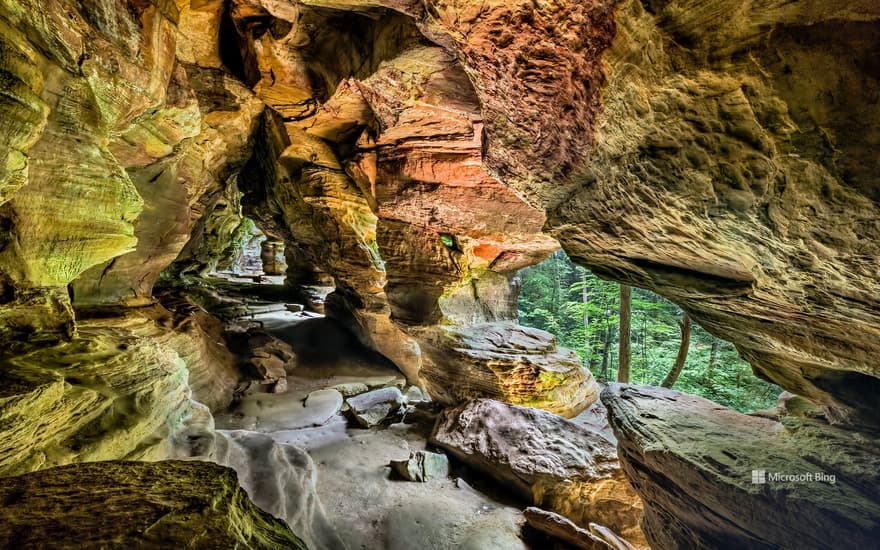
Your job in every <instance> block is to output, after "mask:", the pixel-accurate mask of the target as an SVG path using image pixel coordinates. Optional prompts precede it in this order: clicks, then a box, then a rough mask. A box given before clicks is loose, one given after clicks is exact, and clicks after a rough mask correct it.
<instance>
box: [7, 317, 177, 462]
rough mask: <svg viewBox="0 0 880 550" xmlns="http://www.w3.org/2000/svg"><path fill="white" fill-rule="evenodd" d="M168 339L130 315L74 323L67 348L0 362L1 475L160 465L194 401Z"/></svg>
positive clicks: (148, 322) (42, 350) (144, 320)
mask: <svg viewBox="0 0 880 550" xmlns="http://www.w3.org/2000/svg"><path fill="white" fill-rule="evenodd" d="M174 340H175V336H174V335H173V333H169V332H168V331H165V330H163V329H162V328H161V327H159V326H158V325H156V324H155V323H154V322H153V321H152V320H150V319H147V318H145V317H142V316H138V315H129V316H121V317H114V318H105V319H94V320H86V321H80V323H79V331H78V337H77V338H75V339H73V340H71V341H70V342H67V343H62V344H58V345H56V346H50V347H44V348H40V349H37V350H34V351H31V352H29V353H25V354H20V355H13V356H10V357H5V358H3V359H2V370H0V376H2V377H3V379H4V383H3V384H2V386H3V395H2V398H0V399H2V407H0V416H2V421H0V438H2V441H3V448H2V451H0V474H5V475H10V474H18V473H24V472H30V471H33V470H37V469H40V468H47V467H50V466H55V465H61V464H68V463H71V462H83V461H94V460H112V459H121V458H128V459H153V460H156V459H161V458H165V457H166V456H167V453H168V439H169V437H171V436H173V434H174V433H175V431H176V430H178V429H179V428H180V427H181V424H180V422H181V420H182V418H183V417H184V416H185V415H186V414H187V413H188V411H189V409H190V398H191V395H192V393H191V390H190V388H189V386H188V385H187V379H188V371H187V368H186V364H185V363H184V361H183V360H182V359H181V358H180V356H179V355H178V354H177V352H175V351H174V349H173V347H171V345H170V344H171V343H172V342H173V341H174Z"/></svg>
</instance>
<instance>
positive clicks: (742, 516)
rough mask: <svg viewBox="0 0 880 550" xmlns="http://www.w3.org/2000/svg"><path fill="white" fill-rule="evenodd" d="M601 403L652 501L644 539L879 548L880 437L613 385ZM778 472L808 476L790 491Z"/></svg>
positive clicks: (701, 544)
mask: <svg viewBox="0 0 880 550" xmlns="http://www.w3.org/2000/svg"><path fill="white" fill-rule="evenodd" d="M602 401H603V402H604V403H605V405H606V406H607V407H608V414H609V418H610V420H611V425H612V426H613V428H614V431H615V434H616V435H617V439H618V450H619V452H620V461H621V464H622V466H623V469H624V471H625V472H626V475H627V477H628V478H629V480H630V482H631V483H632V486H633V488H635V490H636V491H637V492H638V493H639V495H640V496H641V497H642V500H643V501H644V503H645V514H644V519H643V520H642V530H643V531H644V533H645V536H646V537H647V539H648V542H650V544H651V546H652V547H654V548H670V549H676V548H680V549H682V550H683V549H686V548H706V549H710V548H711V549H714V548H744V549H770V548H804V549H806V548H810V549H813V548H816V549H819V548H822V549H832V548H842V547H846V548H860V547H870V546H871V545H873V544H875V541H876V540H877V536H878V534H880V519H878V518H880V494H878V492H877V487H880V478H878V472H877V468H876V463H877V457H878V456H880V440H878V439H877V437H876V436H869V435H864V434H858V433H856V432H852V431H848V430H844V429H840V428H835V427H833V426H829V425H828V424H826V423H824V422H820V421H814V420H809V419H802V418H789V419H787V420H786V421H784V422H783V423H779V422H775V421H773V420H769V419H766V418H758V417H754V416H747V415H743V414H741V413H738V412H736V411H733V410H730V409H727V408H724V407H722V406H720V405H717V404H715V403H712V402H711V401H708V400H706V399H702V398H700V397H696V396H692V395H687V394H683V393H680V392H677V391H673V390H668V389H663V388H653V387H635V386H622V385H617V384H614V385H611V386H609V387H608V388H607V389H605V390H604V391H603V392H602ZM755 472H757V474H756V473H755ZM761 473H763V474H764V477H763V478H762V477H761ZM776 474H786V475H795V476H808V477H805V478H803V479H801V480H800V481H790V482H786V481H780V480H774V475H776ZM754 476H757V481H761V479H764V481H765V482H764V483H755V482H753V479H755V478H754ZM829 476H833V478H834V482H833V483H832V482H831V477H829ZM792 533H797V537H796V538H792Z"/></svg>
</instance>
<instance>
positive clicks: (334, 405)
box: [304, 389, 342, 426]
mask: <svg viewBox="0 0 880 550" xmlns="http://www.w3.org/2000/svg"><path fill="white" fill-rule="evenodd" d="M304 405H305V408H306V410H307V412H308V414H311V415H312V422H313V425H315V426H319V425H321V424H324V423H325V422H327V421H328V420H330V418H332V417H333V416H334V415H336V414H337V413H339V410H340V409H341V408H342V394H341V393H340V392H338V391H336V390H334V389H323V390H317V391H313V392H312V393H310V394H309V395H307V396H306V400H305V403H304Z"/></svg>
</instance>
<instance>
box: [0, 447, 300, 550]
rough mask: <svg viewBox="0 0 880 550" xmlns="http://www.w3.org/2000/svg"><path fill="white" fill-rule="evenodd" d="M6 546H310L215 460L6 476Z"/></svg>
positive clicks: (1, 490) (2, 529)
mask: <svg viewBox="0 0 880 550" xmlns="http://www.w3.org/2000/svg"><path fill="white" fill-rule="evenodd" d="M0 500H2V502H3V503H4V504H3V507H2V509H0V546H3V547H4V548H23V549H24V548H34V549H35V548H59V549H61V548H69V549H71V550H72V549H79V548H169V549H171V548H203V549H206V550H207V549H211V550H214V549H217V548H253V549H266V550H269V549H272V550H275V549H279V548H291V549H305V544H303V542H302V541H301V540H300V539H299V538H298V537H297V536H296V535H295V534H294V533H293V532H292V531H291V530H290V528H289V527H287V525H286V524H285V523H284V522H283V521H281V520H280V519H277V518H275V517H272V516H271V515H269V514H267V513H266V512H263V511H262V510H260V509H259V508H257V507H256V506H255V505H254V504H253V502H251V500H250V499H249V498H248V496H247V494H246V493H245V492H244V490H243V489H242V488H241V487H240V486H239V484H238V478H237V476H236V474H235V472H234V471H233V470H231V469H229V468H224V467H222V466H218V465H216V464H211V463H208V462H195V461H186V462H181V461H162V462H93V463H87V464H72V465H69V466H60V467H57V468H50V469H47V470H42V471H40V472H35V473H31V474H26V475H22V476H16V477H7V478H2V479H0Z"/></svg>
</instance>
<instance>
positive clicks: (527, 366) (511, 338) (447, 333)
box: [422, 322, 599, 418]
mask: <svg viewBox="0 0 880 550" xmlns="http://www.w3.org/2000/svg"><path fill="white" fill-rule="evenodd" d="M422 341H423V342H424V344H423V348H424V352H425V354H426V355H427V356H428V357H430V358H431V360H432V364H433V365H434V366H433V367H432V368H431V369H426V370H425V371H424V372H423V376H424V377H425V379H426V382H427V389H428V392H429V394H430V395H431V396H432V397H433V398H435V399H437V400H439V401H441V402H445V403H457V402H461V401H465V400H468V399H473V398H476V397H490V398H492V399H496V400H499V401H505V402H508V403H514V404H517V405H523V406H528V407H537V408H542V409H545V410H548V411H551V412H553V413H556V414H559V415H561V416H565V417H568V418H570V417H573V416H576V415H578V414H579V413H580V412H582V411H583V410H584V409H586V408H587V407H589V406H590V405H592V404H593V403H594V402H595V401H596V399H597V398H598V394H599V390H598V387H597V385H596V382H595V380H594V379H593V375H592V374H591V373H590V372H589V371H588V370H585V369H584V368H582V367H581V361H580V358H579V357H578V356H577V355H576V354H575V353H574V352H573V351H570V350H567V349H564V348H557V347H556V339H555V337H553V336H552V335H551V334H549V333H547V332H544V331H542V330H538V329H534V328H528V327H523V326H520V325H518V324H516V323H514V322H497V323H485V324H480V325H470V326H463V327H456V326H442V327H437V328H436V329H431V331H430V332H429V333H427V334H425V335H424V336H423V337H422Z"/></svg>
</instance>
